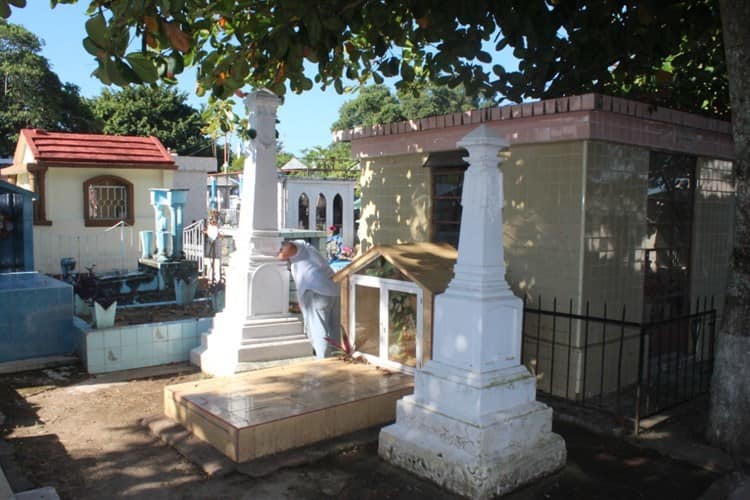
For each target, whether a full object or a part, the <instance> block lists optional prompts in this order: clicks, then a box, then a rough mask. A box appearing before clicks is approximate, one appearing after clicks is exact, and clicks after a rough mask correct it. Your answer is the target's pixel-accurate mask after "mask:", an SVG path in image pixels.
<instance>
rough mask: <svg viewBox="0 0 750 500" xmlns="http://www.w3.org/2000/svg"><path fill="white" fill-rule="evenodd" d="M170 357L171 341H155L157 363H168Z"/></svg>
mask: <svg viewBox="0 0 750 500" xmlns="http://www.w3.org/2000/svg"><path fill="white" fill-rule="evenodd" d="M168 359H169V343H168V342H155V343H154V358H153V360H154V362H155V363H157V364H163V363H168V362H169V361H167V360H168Z"/></svg>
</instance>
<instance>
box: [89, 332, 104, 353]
mask: <svg viewBox="0 0 750 500" xmlns="http://www.w3.org/2000/svg"><path fill="white" fill-rule="evenodd" d="M86 348H87V349H104V335H103V334H102V333H101V332H93V331H92V332H89V333H88V334H86Z"/></svg>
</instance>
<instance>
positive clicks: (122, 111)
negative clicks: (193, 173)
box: [91, 86, 213, 156]
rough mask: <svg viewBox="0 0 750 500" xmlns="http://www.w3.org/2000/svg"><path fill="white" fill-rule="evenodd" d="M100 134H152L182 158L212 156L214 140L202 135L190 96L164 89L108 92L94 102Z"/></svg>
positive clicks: (128, 89)
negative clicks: (188, 99) (188, 100)
mask: <svg viewBox="0 0 750 500" xmlns="http://www.w3.org/2000/svg"><path fill="white" fill-rule="evenodd" d="M91 107H92V110H93V112H94V115H95V116H96V118H97V119H98V120H99V122H100V124H101V132H103V133H105V134H113V135H153V136H155V137H157V138H158V139H159V140H160V141H161V142H162V143H163V144H164V145H165V146H166V147H168V148H170V149H172V150H173V151H175V152H177V153H178V154H181V155H193V156H211V155H212V154H213V150H212V149H211V141H210V140H209V139H208V138H207V137H206V136H205V135H204V134H203V132H202V130H201V129H202V127H203V125H204V122H203V119H202V118H201V114H200V112H199V111H198V110H196V109H195V108H193V107H191V106H190V105H189V104H187V94H185V93H182V92H178V91H176V90H175V89H172V88H167V87H165V86H158V87H153V88H152V87H144V86H137V87H126V88H124V89H122V90H119V91H115V92H113V91H111V90H108V89H105V90H103V91H102V93H101V95H99V96H97V97H95V98H93V99H92V100H91Z"/></svg>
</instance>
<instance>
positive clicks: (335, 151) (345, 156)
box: [300, 142, 359, 179]
mask: <svg viewBox="0 0 750 500" xmlns="http://www.w3.org/2000/svg"><path fill="white" fill-rule="evenodd" d="M302 162H303V163H305V164H306V165H307V166H309V167H310V170H311V172H312V173H314V174H315V175H318V176H320V177H332V178H339V179H356V178H358V177H359V171H358V170H356V169H355V168H354V167H355V166H356V165H357V161H356V160H352V148H351V145H350V144H349V143H348V142H334V143H332V144H329V145H328V146H326V147H322V146H315V147H314V148H310V149H303V150H302ZM300 175H306V174H305V173H303V174H300Z"/></svg>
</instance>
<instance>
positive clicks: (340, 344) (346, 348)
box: [326, 330, 357, 359]
mask: <svg viewBox="0 0 750 500" xmlns="http://www.w3.org/2000/svg"><path fill="white" fill-rule="evenodd" d="M326 342H328V344H329V345H331V346H332V347H334V348H335V349H336V351H335V354H340V355H341V356H343V357H344V358H345V359H351V358H353V357H354V353H355V352H356V350H357V349H356V347H355V345H354V344H352V343H351V342H350V341H349V336H348V335H347V334H346V332H345V331H343V330H342V331H341V341H337V340H336V339H334V338H331V337H326Z"/></svg>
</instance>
